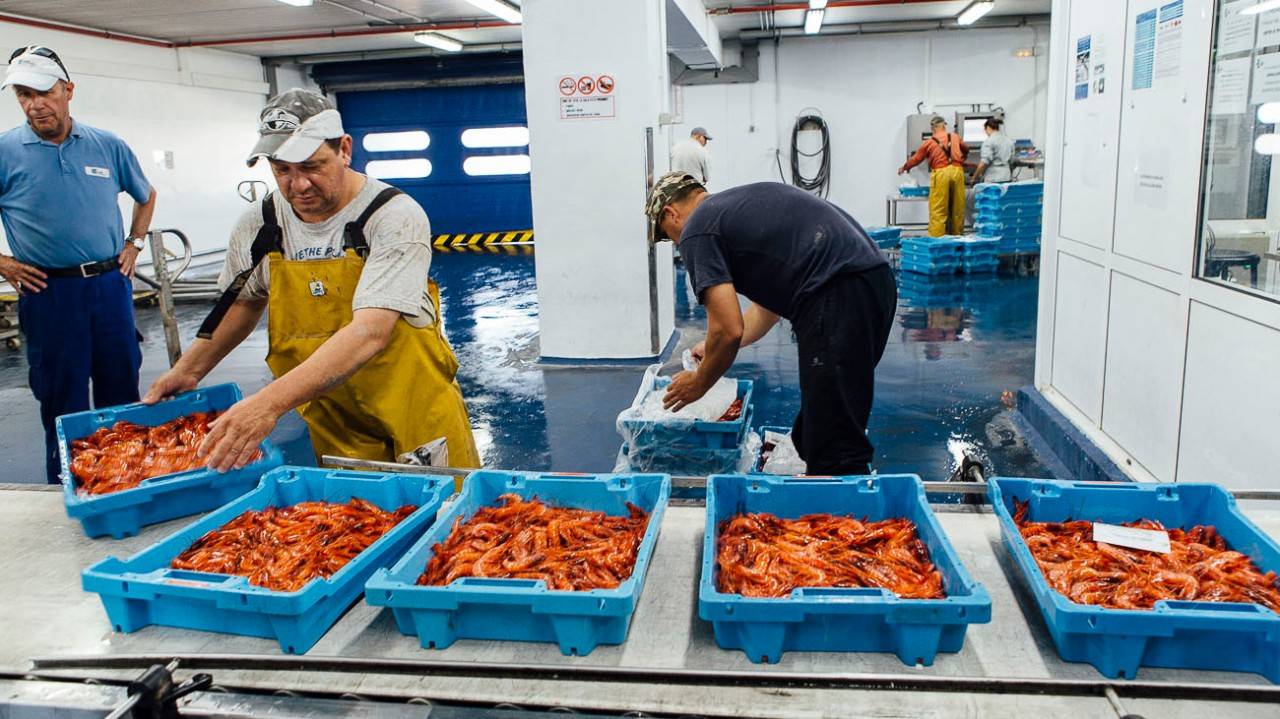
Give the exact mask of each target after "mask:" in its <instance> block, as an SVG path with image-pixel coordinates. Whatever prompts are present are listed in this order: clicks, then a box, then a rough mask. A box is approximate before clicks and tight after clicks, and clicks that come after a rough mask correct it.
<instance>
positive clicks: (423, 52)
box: [262, 42, 524, 66]
mask: <svg viewBox="0 0 1280 719" xmlns="http://www.w3.org/2000/svg"><path fill="white" fill-rule="evenodd" d="M523 45H524V44H523V43H519V42H486V43H476V44H473V45H463V46H462V49H461V50H459V51H458V52H455V53H444V52H441V51H440V50H433V49H431V48H427V47H403V48H396V49H394V50H353V51H351V52H331V53H317V54H314V55H284V56H278V57H269V58H263V61H262V62H263V64H265V65H267V66H278V65H320V64H324V63H329V62H356V61H360V60H399V59H402V58H407V57H444V56H447V55H466V54H470V53H483V52H513V51H516V50H521V49H522V48H523Z"/></svg>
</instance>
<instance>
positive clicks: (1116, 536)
mask: <svg viewBox="0 0 1280 719" xmlns="http://www.w3.org/2000/svg"><path fill="white" fill-rule="evenodd" d="M1093 541H1095V542H1105V543H1107V544H1114V545H1116V546H1117V547H1128V548H1130V549H1142V550H1145V551H1148V552H1159V553H1160V554H1168V553H1169V549H1170V547H1169V533H1168V532H1163V531H1161V530H1158V529H1137V528H1135V527H1120V526H1117V525H1115V524H1103V523H1102V522H1094V523H1093Z"/></svg>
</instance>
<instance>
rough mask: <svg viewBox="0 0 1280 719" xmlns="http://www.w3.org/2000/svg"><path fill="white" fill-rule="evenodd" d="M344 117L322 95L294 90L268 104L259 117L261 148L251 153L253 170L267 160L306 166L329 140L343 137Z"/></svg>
mask: <svg viewBox="0 0 1280 719" xmlns="http://www.w3.org/2000/svg"><path fill="white" fill-rule="evenodd" d="M345 134H346V132H345V131H344V130H343V129H342V116H341V115H339V114H338V111H337V109H335V108H334V106H333V103H332V102H329V99H328V98H326V97H325V96H324V95H321V94H319V93H315V92H311V91H310V90H301V89H297V88H295V89H293V90H289V91H287V92H282V93H280V94H279V95H276V96H275V97H273V98H271V99H270V100H268V101H267V106H266V107H264V108H262V114H261V115H259V116H258V144H256V145H254V146H253V151H252V152H250V153H249V159H248V160H247V162H248V163H249V167H253V164H254V163H255V162H257V161H258V158H259V157H266V158H268V159H271V160H279V161H281V162H306V160H307V158H309V157H311V156H312V155H313V154H315V151H316V150H318V149H320V145H322V144H323V143H324V141H325V140H333V139H336V138H339V137H342V136H344V135H345Z"/></svg>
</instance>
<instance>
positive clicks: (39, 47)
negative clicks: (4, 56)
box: [9, 45, 71, 78]
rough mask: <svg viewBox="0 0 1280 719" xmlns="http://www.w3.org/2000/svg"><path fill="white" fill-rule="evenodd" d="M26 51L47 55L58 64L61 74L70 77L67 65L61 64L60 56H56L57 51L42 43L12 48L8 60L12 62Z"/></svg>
mask: <svg viewBox="0 0 1280 719" xmlns="http://www.w3.org/2000/svg"><path fill="white" fill-rule="evenodd" d="M28 53H30V54H32V55H39V56H40V57H47V58H49V59H50V60H53V61H54V62H55V63H57V64H58V67H60V68H62V74H63V75H65V76H66V77H68V78H70V77H71V73H69V72H67V66H66V65H63V64H62V58H60V57H58V53H56V52H54V51H53V50H50V49H49V48H47V47H45V46H43V45H28V46H26V47H20V48H18V49H17V50H14V51H13V54H12V55H10V56H9V62H13V61H14V60H16V59H18V56H19V55H26V54H28Z"/></svg>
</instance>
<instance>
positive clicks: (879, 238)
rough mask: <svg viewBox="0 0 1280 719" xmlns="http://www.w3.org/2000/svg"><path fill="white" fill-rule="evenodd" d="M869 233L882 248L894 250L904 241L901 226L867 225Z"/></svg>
mask: <svg viewBox="0 0 1280 719" xmlns="http://www.w3.org/2000/svg"><path fill="white" fill-rule="evenodd" d="M865 229H866V231H867V235H868V236H869V237H870V238H871V239H872V241H874V242H875V243H876V245H877V246H879V247H880V249H882V250H892V249H894V248H896V247H898V245H899V243H901V241H902V228H901V227H867V228H865Z"/></svg>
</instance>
